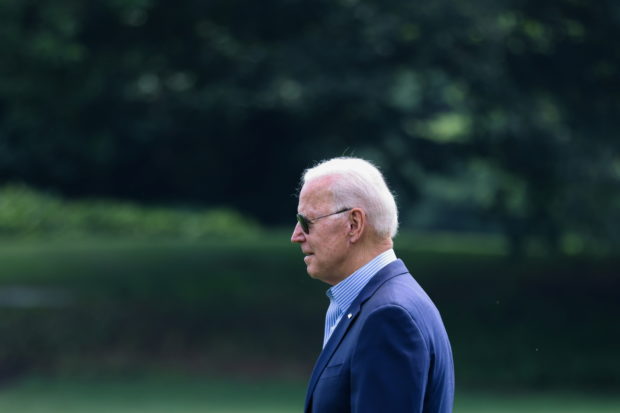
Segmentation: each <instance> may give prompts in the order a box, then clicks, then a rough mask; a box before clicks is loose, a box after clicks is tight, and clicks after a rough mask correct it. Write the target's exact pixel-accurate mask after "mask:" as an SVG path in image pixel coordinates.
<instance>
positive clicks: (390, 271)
mask: <svg viewBox="0 0 620 413" xmlns="http://www.w3.org/2000/svg"><path fill="white" fill-rule="evenodd" d="M408 272H409V271H408V270H407V268H406V267H405V264H404V263H403V262H402V261H401V260H396V261H394V262H391V263H389V264H388V265H386V266H385V267H383V268H382V269H380V270H379V272H377V273H376V274H375V275H374V276H373V277H372V278H371V279H370V281H368V284H366V286H365V287H364V288H363V289H362V291H361V292H360V294H359V295H358V297H357V298H356V299H355V300H354V301H353V303H352V304H351V306H350V307H349V309H348V310H347V311H346V312H345V313H344V315H343V316H342V319H341V320H340V322H339V323H338V326H337V327H336V329H335V330H334V332H333V333H332V335H331V336H330V338H329V340H328V341H327V344H326V345H325V348H324V349H323V351H321V354H320V355H319V358H318V359H317V361H316V363H315V365H314V369H313V370H312V376H311V377H310V382H309V383H308V391H307V393H306V403H305V405H306V411H307V409H308V405H309V403H310V399H311V398H312V393H313V392H314V388H315V387H316V383H317V381H318V379H319V377H320V376H321V373H323V370H324V369H325V366H327V363H328V362H329V360H330V359H331V358H332V356H333V354H334V351H336V349H337V348H338V345H339V344H340V342H341V341H342V339H343V338H344V336H345V335H346V333H347V332H348V331H349V328H350V327H351V326H352V325H353V323H354V322H355V320H356V319H357V316H358V315H359V312H360V310H361V307H362V304H364V302H365V301H366V300H368V299H369V298H370V297H371V296H372V295H373V294H374V293H375V291H376V290H377V288H379V287H380V286H381V285H382V284H383V283H384V282H386V281H387V280H389V279H390V278H392V277H395V276H397V275H400V274H405V273H408ZM349 315H350V317H349Z"/></svg>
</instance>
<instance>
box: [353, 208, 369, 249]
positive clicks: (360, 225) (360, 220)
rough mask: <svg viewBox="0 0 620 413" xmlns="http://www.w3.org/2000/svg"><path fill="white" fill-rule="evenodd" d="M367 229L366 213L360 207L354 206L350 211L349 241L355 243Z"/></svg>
mask: <svg viewBox="0 0 620 413" xmlns="http://www.w3.org/2000/svg"><path fill="white" fill-rule="evenodd" d="M365 229H366V214H365V213H364V211H363V210H362V209H360V208H353V209H352V210H351V212H350V213H349V241H350V242H351V244H355V243H356V242H358V241H359V240H360V238H361V237H362V234H363V233H364V230H365Z"/></svg>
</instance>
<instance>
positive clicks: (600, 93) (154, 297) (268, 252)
mask: <svg viewBox="0 0 620 413" xmlns="http://www.w3.org/2000/svg"><path fill="white" fill-rule="evenodd" d="M618 38H620V4H618V3H617V2H614V1H611V0H603V1H599V2H585V1H580V0H557V1H553V2H546V1H543V2H540V1H530V0H525V1H524V0H518V1H517V0H494V1H490V0H469V1H460V0H452V1H448V0H438V1H433V2H414V1H396V0H381V1H378V0H338V1H323V0H312V1H309V0H266V1H260V2H257V1H247V0H240V1H236V2H231V1H222V0H211V1H192V0H177V1H175V2H172V3H171V2H164V1H160V0H101V1H96V2H81V1H75V0H55V1H47V0H44V1H37V2H34V1H24V0H6V1H3V2H2V4H1V5H0V337H2V339H1V340H0V407H1V406H2V404H1V403H2V402H3V401H2V400H3V399H2V390H1V389H2V387H3V386H4V387H7V388H10V387H11V386H15V385H17V384H16V383H20V382H23V380H28V379H29V378H31V377H36V378H39V377H42V378H43V379H42V380H44V383H52V382H54V381H55V380H60V381H61V382H62V380H66V378H67V377H69V378H72V377H84V376H87V377H91V378H93V377H94V378H95V379H97V380H98V379H99V378H101V377H108V376H110V377H113V378H114V379H113V380H112V381H113V382H114V380H117V379H118V378H119V377H128V376H131V375H142V374H146V375H147V376H149V375H155V376H157V375H162V374H163V375H167V374H176V375H181V376H183V377H186V376H190V377H201V379H200V380H202V378H203V377H208V378H209V380H211V381H210V382H209V383H211V384H212V385H214V386H216V388H219V387H217V386H218V384H217V383H221V381H222V380H233V383H235V380H250V381H252V380H258V381H261V380H276V381H278V380H280V381H283V382H287V381H293V382H296V381H298V382H300V383H302V384H301V385H300V387H299V388H298V390H297V391H298V392H299V394H300V395H301V396H300V398H301V399H302V400H297V399H295V398H294V399H295V400H296V403H297V404H293V406H296V407H295V408H298V405H299V404H301V403H302V402H303V381H304V380H305V378H306V377H307V376H308V375H309V372H310V369H311V367H312V363H313V361H314V358H315V357H316V355H317V354H318V351H319V350H320V342H321V331H322V327H321V326H322V323H323V316H324V310H325V307H326V305H327V299H326V297H325V296H324V290H325V289H326V286H325V285H321V284H320V283H319V282H317V281H313V280H310V279H309V278H308V277H307V276H306V275H305V269H304V265H303V261H302V259H301V258H302V257H301V255H300V253H299V251H298V248H296V247H295V246H292V245H290V243H289V236H290V231H291V230H292V228H293V225H294V214H295V211H296V204H297V199H296V196H295V194H296V191H297V189H298V182H299V177H300V174H301V172H302V171H303V169H305V168H307V167H310V166H312V165H313V164H314V163H316V162H318V161H320V160H322V159H326V158H330V157H333V156H341V155H345V156H360V157H364V158H366V159H369V160H371V161H373V162H374V163H376V164H377V165H378V166H379V167H380V168H381V169H382V171H383V172H384V174H385V175H386V178H387V180H388V183H389V184H390V186H391V187H392V188H393V190H394V191H395V193H396V194H397V201H398V205H399V208H400V214H401V234H400V235H399V236H398V237H397V239H396V240H395V245H396V252H397V254H398V255H399V256H400V257H402V258H403V259H405V261H406V262H407V264H408V265H409V266H410V269H412V272H413V274H414V276H415V277H416V278H417V279H418V281H420V282H421V284H422V285H423V286H424V287H425V288H426V289H427V291H428V292H429V293H430V295H431V297H432V298H433V299H434V300H435V302H436V303H437V305H438V307H439V309H440V311H441V312H442V316H443V318H444V321H445V323H446V326H447V328H448V332H449V334H450V337H451V340H452V343H453V347H454V355H455V363H456V367H457V386H458V388H459V389H466V391H469V390H471V391H477V390H479V389H486V390H487V391H489V390H490V391H496V390H497V391H499V392H505V391H515V389H518V390H519V391H526V392H531V391H534V390H535V391H540V390H549V391H573V390H575V389H579V390H580V391H587V392H594V393H597V394H598V393H600V392H605V391H607V392H610V391H613V389H617V388H618V385H620V356H619V355H618V351H617V342H618V338H620V332H619V331H618V327H617V320H618V317H619V316H620V304H619V302H620V300H619V298H620V297H619V295H618V287H620V277H619V276H620V275H619V274H618V267H619V264H620V257H619V254H618V251H619V250H620V224H619V222H620V139H619V136H618V135H619V132H620V99H619V95H620V46H619V45H618V42H617V41H615V40H614V39H618ZM45 380H48V381H47V382H46V381H45ZM118 380H120V379H118ZM213 380H215V381H213ZM213 383H216V384H213ZM67 386H68V388H72V387H71V386H73V384H67ZM147 387H148V386H147ZM190 387H191V386H190ZM229 387H234V385H233V384H231V385H230V386H229ZM35 388H36V386H35ZM275 388H279V387H278V386H277V385H276V387H275ZM299 389H302V390H299ZM198 392H200V391H198ZM258 393H260V391H257V392H256V394H258ZM25 394H26V396H24V397H25V398H28V394H29V393H28V391H27V390H25ZM223 394H226V393H225V392H224V393H223ZM251 394H254V393H251ZM274 394H275V393H274ZM6 397H8V396H6ZM11 397H16V399H15V400H20V399H19V397H18V396H15V394H13V393H11ZM231 397H234V396H231ZM257 397H258V396H257ZM274 397H276V398H277V396H274ZM4 400H8V399H4ZM11 400H13V399H11ZM6 403H8V402H6ZM11 403H16V404H14V405H13V407H15V406H19V408H20V409H21V410H22V411H27V410H24V407H23V406H24V405H20V404H19V401H13V402H11ZM483 404H484V402H482V405H483ZM286 408H287V407H284V409H286ZM84 409H85V410H89V409H91V408H90V407H88V408H87V407H84ZM173 409H174V408H173ZM473 410H474V411H476V409H475V408H474V409H473ZM50 411H51V410H50ZM76 411H80V409H79V408H78V409H77V410H76ZM89 411H92V410H89ZM187 411H193V410H187ZM207 411H209V410H207ZM211 411H216V410H211ZM218 411H219V410H218ZM222 411H226V410H222ZM255 411H258V410H255ZM267 411H269V409H268V410H267ZM271 411H272V412H275V411H277V409H275V408H273V409H271ZM283 411H288V410H283ZM463 411H465V410H463ZM478 411H480V410H479V409H478ZM564 411H566V410H564ZM601 411H603V410H601Z"/></svg>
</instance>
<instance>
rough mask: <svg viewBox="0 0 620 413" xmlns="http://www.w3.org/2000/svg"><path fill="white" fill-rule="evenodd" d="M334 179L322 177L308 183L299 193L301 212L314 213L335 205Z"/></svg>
mask: <svg viewBox="0 0 620 413" xmlns="http://www.w3.org/2000/svg"><path fill="white" fill-rule="evenodd" d="M332 182H333V178H331V177H321V178H315V179H313V180H311V181H310V182H306V183H305V184H304V186H303V187H302V188H301V191H300V192H299V211H300V212H306V213H309V212H313V211H314V210H318V209H320V208H322V207H324V206H326V205H331V204H332V203H333V199H334V196H333V193H332V191H331V183H332Z"/></svg>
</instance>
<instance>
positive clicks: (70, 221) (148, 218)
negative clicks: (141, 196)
mask: <svg viewBox="0 0 620 413" xmlns="http://www.w3.org/2000/svg"><path fill="white" fill-rule="evenodd" d="M258 232H259V228H258V226H257V225H256V224H255V223H254V222H252V221H251V220H249V219H247V218H244V217H243V216H241V215H240V214H238V213H236V212H234V211H232V210H227V209H209V210H197V211H187V210H179V209H172V208H157V207H146V206H140V205H137V204H134V203H128V202H115V201H110V200H88V201H87V200H80V201H68V200H63V199H61V198H59V197H57V196H53V195H50V194H47V193H43V192H38V191H35V190H33V189H31V188H28V187H26V186H23V185H6V186H4V187H1V188H0V236H4V237H7V236H8V237H56V238H58V237H61V238H62V237H64V238H71V237H81V238H84V237H88V236H124V237H139V238H147V237H148V238H150V237H155V238H176V239H204V238H213V237H216V238H221V237H252V236H256V235H257V234H258Z"/></svg>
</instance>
